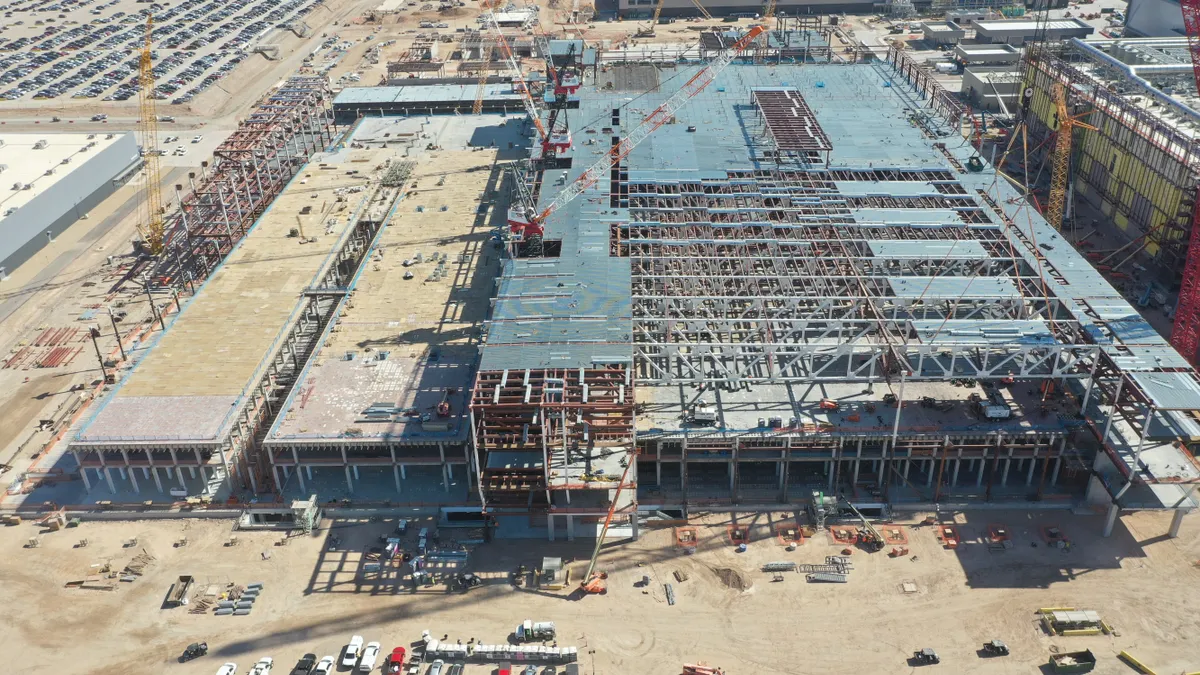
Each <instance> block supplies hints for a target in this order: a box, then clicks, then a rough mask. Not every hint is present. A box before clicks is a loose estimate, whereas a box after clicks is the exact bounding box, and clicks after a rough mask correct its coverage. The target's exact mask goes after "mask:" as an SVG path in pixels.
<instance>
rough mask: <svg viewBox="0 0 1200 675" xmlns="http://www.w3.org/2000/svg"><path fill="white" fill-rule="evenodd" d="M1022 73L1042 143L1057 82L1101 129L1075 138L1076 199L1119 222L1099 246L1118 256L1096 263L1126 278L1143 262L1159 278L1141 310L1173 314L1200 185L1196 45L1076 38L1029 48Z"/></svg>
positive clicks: (1142, 290) (1050, 126)
mask: <svg viewBox="0 0 1200 675" xmlns="http://www.w3.org/2000/svg"><path fill="white" fill-rule="evenodd" d="M1176 9H1178V8H1176ZM1023 68H1024V71H1025V72H1024V74H1023V79H1024V81H1025V82H1028V83H1030V84H1031V85H1032V88H1033V96H1032V98H1031V100H1030V101H1029V102H1028V110H1029V112H1030V113H1031V114H1029V115H1027V116H1026V119H1027V124H1028V128H1029V129H1030V131H1031V133H1032V134H1033V136H1034V137H1035V138H1036V139H1037V140H1043V139H1045V138H1047V137H1049V136H1051V135H1052V134H1053V133H1054V131H1055V129H1057V122H1056V114H1057V113H1056V110H1055V105H1054V102H1053V97H1052V94H1053V91H1052V90H1053V87H1054V85H1055V84H1061V85H1063V86H1064V87H1065V89H1066V91H1067V92H1068V101H1067V102H1068V107H1069V109H1070V110H1071V111H1072V113H1073V114H1076V115H1081V117H1080V119H1081V120H1082V121H1085V122H1087V123H1088V124H1090V125H1091V126H1093V127H1096V129H1095V130H1086V129H1082V128H1078V127H1077V131H1076V132H1075V139H1074V144H1073V146H1072V149H1073V157H1072V165H1073V173H1072V176H1073V183H1074V187H1075V189H1074V192H1075V199H1077V200H1078V202H1079V204H1080V205H1087V206H1090V207H1091V208H1092V209H1094V210H1095V211H1098V212H1099V214H1098V215H1099V216H1100V217H1099V218H1098V220H1100V221H1101V222H1100V225H1101V227H1102V228H1104V229H1105V230H1106V231H1107V230H1108V228H1107V226H1106V225H1105V224H1104V223H1107V222H1111V223H1115V225H1116V227H1115V232H1110V234H1113V235H1115V237H1114V239H1113V240H1112V245H1110V246H1096V247H1095V248H1096V249H1097V250H1099V249H1101V248H1104V249H1107V251H1115V252H1116V253H1115V255H1110V253H1108V252H1105V253H1103V254H1099V253H1090V254H1089V257H1090V258H1093V259H1095V261H1096V262H1099V263H1100V264H1101V267H1100V269H1101V271H1104V272H1108V270H1109V269H1115V270H1116V272H1117V273H1118V275H1117V276H1119V277H1122V278H1125V276H1126V275H1127V274H1128V273H1130V272H1131V269H1130V266H1128V263H1130V262H1137V263H1140V264H1142V265H1144V266H1145V267H1146V268H1147V269H1149V271H1150V273H1149V274H1148V275H1146V276H1147V279H1146V280H1145V282H1144V283H1143V284H1142V285H1140V286H1139V288H1138V290H1137V296H1138V302H1137V304H1139V305H1140V306H1143V307H1145V306H1152V307H1158V308H1161V309H1163V310H1164V311H1168V312H1172V311H1173V310H1174V306H1175V296H1174V294H1175V293H1176V292H1177V291H1178V290H1179V282H1180V279H1181V278H1182V276H1183V268H1184V262H1185V261H1186V259H1187V247H1188V241H1189V239H1190V236H1191V229H1192V211H1193V208H1192V205H1193V204H1194V203H1195V200H1196V197H1197V194H1196V190H1197V187H1198V186H1200V176H1198V174H1197V173H1196V169H1195V167H1196V166H1197V165H1198V164H1197V163H1198V162H1200V144H1198V143H1197V141H1196V138H1195V137H1196V133H1197V131H1198V130H1200V124H1198V122H1200V112H1197V111H1198V110H1200V105H1198V103H1200V99H1198V98H1197V92H1196V83H1195V78H1194V75H1193V70H1192V60H1191V56H1190V55H1189V52H1188V42H1187V39H1186V38H1182V37H1180V38H1131V39H1122V40H1108V41H1103V40H1101V41H1087V42H1084V41H1082V40H1070V41H1067V42H1064V43H1057V44H1055V45H1053V46H1052V47H1051V46H1047V47H1039V48H1037V49H1031V50H1029V51H1028V52H1027V54H1026V58H1025V60H1024V62H1023ZM1081 213H1082V212H1081ZM1076 224H1077V225H1082V226H1084V227H1081V228H1080V230H1081V231H1086V230H1087V229H1089V227H1090V225H1091V223H1090V221H1089V222H1084V223H1078V219H1077V222H1076ZM1084 246H1093V245H1092V244H1084ZM1151 281H1153V282H1154V283H1150V282H1151ZM1188 356H1192V355H1188Z"/></svg>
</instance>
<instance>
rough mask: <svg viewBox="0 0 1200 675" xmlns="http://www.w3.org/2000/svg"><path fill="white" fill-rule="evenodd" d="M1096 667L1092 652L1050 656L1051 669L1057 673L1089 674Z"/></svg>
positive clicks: (1085, 651) (1084, 651) (1088, 650)
mask: <svg viewBox="0 0 1200 675" xmlns="http://www.w3.org/2000/svg"><path fill="white" fill-rule="evenodd" d="M1095 667H1096V656H1095V655H1094V654H1092V650H1090V649H1085V650H1083V651H1081V652H1066V653H1064V654H1051V655H1050V669H1051V670H1053V671H1054V672H1056V673H1087V672H1090V671H1091V670H1092V669H1093V668H1095Z"/></svg>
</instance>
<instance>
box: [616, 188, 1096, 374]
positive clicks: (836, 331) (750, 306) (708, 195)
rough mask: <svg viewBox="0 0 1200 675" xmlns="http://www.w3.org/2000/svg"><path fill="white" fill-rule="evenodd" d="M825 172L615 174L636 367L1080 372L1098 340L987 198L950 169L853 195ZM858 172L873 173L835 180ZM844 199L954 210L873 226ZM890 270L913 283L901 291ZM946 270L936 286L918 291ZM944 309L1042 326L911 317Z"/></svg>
mask: <svg viewBox="0 0 1200 675" xmlns="http://www.w3.org/2000/svg"><path fill="white" fill-rule="evenodd" d="M831 173H833V172H824V171H789V172H782V171H780V172H773V171H765V172H753V173H749V174H748V173H739V174H730V175H729V177H728V179H727V180H724V181H721V180H706V181H703V182H700V181H697V182H692V183H688V182H675V181H673V182H662V183H657V182H646V181H643V182H638V183H629V184H628V185H627V188H628V189H627V192H628V197H627V199H628V204H627V205H628V208H629V214H630V221H631V222H625V223H615V224H613V225H612V230H613V232H612V237H611V242H612V244H611V245H612V249H613V253H614V254H615V255H619V256H627V257H629V258H630V271H631V289H630V290H631V298H632V301H633V309H632V313H633V324H634V333H633V342H634V350H635V357H636V358H635V363H636V364H637V373H636V374H637V377H638V378H639V380H640V381H644V382H658V383H670V384H679V383H701V382H703V383H722V382H724V383H752V382H783V381H790V380H805V381H812V380H830V381H875V380H879V379H881V378H889V377H891V376H892V375H895V374H896V373H899V372H902V371H903V372H904V373H905V374H906V376H907V377H910V378H913V379H928V380H948V379H955V378H979V379H994V378H1001V377H1019V378H1033V379H1041V378H1080V377H1084V376H1086V372H1081V371H1080V368H1079V363H1080V362H1081V360H1083V359H1090V358H1091V357H1092V356H1094V353H1095V351H1096V349H1097V347H1095V346H1094V345H1091V344H1089V343H1090V340H1088V339H1086V337H1085V335H1084V334H1083V331H1082V330H1081V328H1080V326H1079V324H1078V322H1077V321H1076V320H1075V319H1074V317H1073V315H1072V314H1071V312H1070V310H1069V308H1068V307H1066V306H1065V305H1064V304H1063V303H1062V302H1061V301H1060V300H1059V299H1058V298H1055V297H1053V296H1051V295H1048V294H1047V290H1046V285H1045V284H1044V283H1043V281H1042V279H1043V276H1042V274H1041V273H1040V271H1039V270H1038V269H1037V268H1036V267H1035V266H1034V265H1033V264H1032V263H1031V262H1030V260H1029V258H1028V257H1026V256H1024V255H1021V254H1020V253H1019V252H1018V250H1017V247H1018V246H1023V245H1024V242H1021V241H1019V237H1018V238H1017V240H1016V241H1014V239H1013V238H1010V237H1011V235H1010V234H1009V232H1010V231H1011V228H1004V227H1001V226H997V225H995V224H993V223H992V221H991V220H989V219H988V212H987V211H986V210H985V207H990V206H991V205H990V204H987V203H986V202H985V205H984V207H980V206H979V205H978V204H979V203H978V202H976V201H974V200H973V199H972V198H971V197H969V196H967V195H966V194H964V193H965V190H963V189H962V186H961V185H959V184H958V183H957V182H955V181H953V180H952V179H950V178H952V177H951V176H948V175H946V176H943V175H940V174H939V175H937V176H928V175H925V174H924V173H923V172H913V173H912V174H909V175H907V176H900V177H902V178H908V179H910V180H920V179H922V178H924V179H926V180H929V179H934V180H939V181H940V182H939V183H938V185H939V187H938V188H936V189H935V190H933V191H931V194H930V195H927V196H921V197H916V198H909V197H871V198H866V197H851V196H846V195H842V194H840V193H839V192H838V190H837V188H836V186H835V184H834V182H833V180H834V179H833V178H832V177H831V176H830V174H831ZM839 173H841V174H845V173H846V172H839ZM856 178H858V179H871V180H873V177H872V176H870V175H869V174H850V175H848V176H847V175H840V176H839V177H838V180H847V179H849V180H854V179H856ZM851 205H853V207H854V208H860V207H869V208H875V209H905V208H922V209H927V208H941V209H946V210H949V211H953V212H954V213H957V214H958V218H957V222H949V223H934V224H930V225H928V226H917V225H912V224H904V223H879V224H878V225H873V224H870V223H860V222H855V219H854V216H853V215H852V214H851V211H850V208H851ZM955 207H957V208H955ZM947 217H952V216H947ZM897 220H900V219H899V218H897ZM881 240H883V241H884V242H886V241H899V242H923V241H928V242H930V243H931V245H930V246H929V247H922V246H919V245H918V246H907V247H905V246H901V247H899V248H898V249H895V252H888V253H886V254H878V255H877V254H875V253H874V252H873V248H872V246H873V245H874V244H878V243H880V242H881ZM933 242H938V243H939V245H938V246H933V245H932V243H933ZM958 242H963V246H962V247H961V250H962V252H961V253H960V254H958V255H955V254H954V245H955V244H956V243H958ZM967 242H969V244H967ZM946 244H950V246H949V247H947V246H946ZM947 251H949V252H947ZM898 278H900V279H903V278H908V279H911V280H912V281H913V282H914V283H915V285H916V287H917V288H918V289H920V288H922V284H923V283H924V286H923V288H924V289H925V290H924V291H922V292H920V293H919V294H912V293H909V294H901V293H898V292H897V291H896V288H895V283H896V280H897V279H898ZM994 279H1002V280H1004V286H1005V287H1008V288H1012V289H1013V291H1014V292H1013V293H1008V294H1003V293H1000V292H998V291H992V292H988V291H986V290H984V291H981V292H979V293H969V292H968V291H969V290H970V289H971V285H972V284H977V285H978V287H979V288H982V289H987V288H996V286H993V285H991V284H990V283H981V282H985V281H991V280H994ZM923 280H927V281H923ZM955 280H957V282H958V283H954V284H952V285H951V286H950V287H949V288H950V290H949V291H946V290H934V291H930V290H929V289H930V288H931V287H933V286H934V282H938V284H939V288H945V286H944V284H945V282H947V281H952V282H953V281H955ZM1008 284H1011V286H1008ZM949 321H954V322H961V321H977V322H980V323H984V322H992V323H994V322H1008V321H1025V322H1035V324H1036V323H1038V322H1040V323H1041V324H1042V325H1044V327H1045V330H1046V332H1047V334H1046V335H1044V336H1043V337H1044V338H1045V339H1039V340H1032V341H1027V340H1007V341H1006V340H997V339H987V338H985V337H984V336H983V335H982V334H979V335H975V336H973V337H972V336H970V335H955V336H953V338H951V337H950V335H949V333H950V329H947V330H946V331H945V333H946V335H945V336H944V337H943V336H942V335H940V333H941V330H940V328H939V329H938V330H937V331H934V332H933V333H932V334H930V331H929V330H928V325H929V324H928V323H924V324H921V326H922V327H924V328H923V329H922V330H918V327H917V325H916V323H915V322H934V323H935V324H942V325H944V322H949ZM959 327H961V324H958V323H956V325H955V328H959Z"/></svg>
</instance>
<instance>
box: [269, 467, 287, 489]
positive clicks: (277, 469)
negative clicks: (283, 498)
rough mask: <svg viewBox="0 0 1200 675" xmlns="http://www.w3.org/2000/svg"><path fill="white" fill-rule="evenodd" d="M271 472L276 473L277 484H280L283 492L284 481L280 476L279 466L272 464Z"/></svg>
mask: <svg viewBox="0 0 1200 675" xmlns="http://www.w3.org/2000/svg"><path fill="white" fill-rule="evenodd" d="M271 472H272V473H274V474H275V484H276V485H278V486H279V491H280V492H283V484H284V481H283V479H282V478H280V476H279V467H278V466H277V465H275V464H272V465H271Z"/></svg>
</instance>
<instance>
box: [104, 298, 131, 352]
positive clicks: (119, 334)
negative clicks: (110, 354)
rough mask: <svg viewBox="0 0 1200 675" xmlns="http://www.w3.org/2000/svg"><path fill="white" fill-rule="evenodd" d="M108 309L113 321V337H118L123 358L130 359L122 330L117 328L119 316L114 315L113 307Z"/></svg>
mask: <svg viewBox="0 0 1200 675" xmlns="http://www.w3.org/2000/svg"><path fill="white" fill-rule="evenodd" d="M105 309H107V310H108V320H109V321H111V322H112V327H113V337H115V338H116V339H117V349H120V350H121V360H122V361H128V360H129V356H128V355H127V354H126V353H125V345H124V344H122V343H121V331H119V330H117V317H115V316H113V311H112V307H105Z"/></svg>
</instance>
